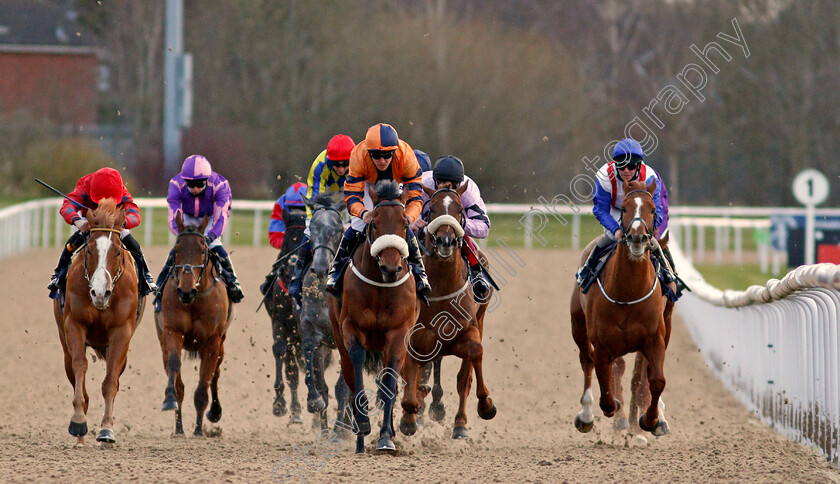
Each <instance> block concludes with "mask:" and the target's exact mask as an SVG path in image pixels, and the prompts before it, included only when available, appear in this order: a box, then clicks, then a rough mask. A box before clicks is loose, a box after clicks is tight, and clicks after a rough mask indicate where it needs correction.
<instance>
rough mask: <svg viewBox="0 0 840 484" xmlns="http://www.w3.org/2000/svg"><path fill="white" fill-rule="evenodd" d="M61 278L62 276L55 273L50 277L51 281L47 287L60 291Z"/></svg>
mask: <svg viewBox="0 0 840 484" xmlns="http://www.w3.org/2000/svg"><path fill="white" fill-rule="evenodd" d="M60 280H61V277H60V276H58V275H57V274H53V275H52V277H50V283H49V284H48V285H47V289H49V290H50V291H58V283H59V282H60Z"/></svg>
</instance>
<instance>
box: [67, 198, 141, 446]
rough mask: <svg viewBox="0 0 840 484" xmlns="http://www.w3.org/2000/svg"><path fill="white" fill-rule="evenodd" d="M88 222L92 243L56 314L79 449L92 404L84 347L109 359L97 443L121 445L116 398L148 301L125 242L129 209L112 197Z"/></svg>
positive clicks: (72, 272)
mask: <svg viewBox="0 0 840 484" xmlns="http://www.w3.org/2000/svg"><path fill="white" fill-rule="evenodd" d="M88 221H89V222H90V227H91V229H90V235H89V237H88V240H87V242H86V243H85V245H83V246H82V247H81V248H80V249H79V251H78V252H76V255H75V256H74V258H73V262H72V263H71V264H70V269H69V270H68V272H67V291H66V294H65V302H64V307H62V305H61V302H60V301H59V300H58V299H56V300H55V302H54V303H53V313H54V315H55V322H56V324H57V325H58V338H59V340H60V341H61V348H62V349H63V350H64V371H65V372H66V373H67V379H68V380H70V384H71V385H73V389H74V394H73V417H72V418H71V419H70V428H69V431H70V434H71V435H73V436H74V437H76V438H77V439H78V440H77V445H84V443H85V435H86V434H87V431H88V429H87V421H86V414H87V410H88V402H89V398H88V394H87V389H86V388H85V373H86V372H87V365H88V362H87V356H86V355H85V347H86V346H90V347H92V348H93V349H94V351H95V352H96V354H97V355H98V356H99V357H100V358H102V359H104V360H105V367H106V370H105V379H104V380H103V381H102V397H103V398H104V399H105V413H104V415H103V416H102V424H101V430H100V431H99V434H98V435H97V436H96V440H97V442H101V443H106V444H113V443H114V442H115V441H116V439H115V437H114V418H113V412H114V398H115V397H116V396H117V391H118V390H119V386H120V382H119V378H120V375H122V372H123V371H124V370H125V365H126V360H127V356H128V344H129V342H130V341H131V337H132V335H134V330H135V329H137V325H138V324H139V323H140V317H141V316H142V314H143V306H144V303H145V298H139V300H138V293H137V274H136V272H135V270H134V259H133V258H132V257H131V253H130V252H129V251H128V250H126V249H125V247H123V245H122V242H121V241H120V231H121V230H122V227H123V223H124V222H125V210H123V209H120V208H117V206H116V203H115V201H114V200H113V199H110V198H106V199H103V200H101V201H100V202H99V205H98V207H97V208H96V209H94V210H91V211H88ZM138 303H139V305H138Z"/></svg>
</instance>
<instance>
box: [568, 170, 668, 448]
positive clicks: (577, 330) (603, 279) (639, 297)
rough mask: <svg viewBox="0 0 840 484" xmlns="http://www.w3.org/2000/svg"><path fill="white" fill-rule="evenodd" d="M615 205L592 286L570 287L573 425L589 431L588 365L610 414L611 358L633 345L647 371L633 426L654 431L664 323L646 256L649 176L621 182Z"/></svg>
mask: <svg viewBox="0 0 840 484" xmlns="http://www.w3.org/2000/svg"><path fill="white" fill-rule="evenodd" d="M623 188H624V193H625V196H624V201H623V202H622V205H621V229H622V234H623V236H622V238H621V240H619V243H618V246H617V248H616V252H615V254H613V255H612V257H610V259H609V260H608V261H607V263H606V264H605V266H604V269H603V271H602V273H601V274H600V275H599V276H598V281H597V282H598V289H597V290H596V289H595V288H593V289H592V290H591V291H590V292H589V293H588V294H583V293H582V291H581V289H580V288H577V289H576V290H575V291H573V293H572V299H571V304H570V310H571V320H572V336H573V338H574V340H575V343H577V345H578V348H579V350H580V355H579V356H580V364H581V367H582V369H583V378H584V384H583V396H582V397H581V400H580V402H581V407H582V409H581V411H580V413H578V415H577V416H576V417H575V427H576V428H577V429H578V430H579V431H581V432H589V431H590V430H592V427H593V424H594V417H593V415H592V403H593V397H592V389H591V388H590V387H591V385H592V369H593V367H594V368H595V373H596V375H597V377H598V384H599V387H600V390H601V399H600V402H599V404H600V407H601V410H602V411H603V412H604V415H605V416H607V417H612V416H613V415H614V414H615V413H616V412H617V411H618V410H619V406H620V403H619V401H618V400H617V399H615V398H614V395H613V382H612V377H613V372H612V364H613V361H614V360H615V359H616V358H619V357H622V356H624V355H626V354H627V353H631V352H636V351H639V352H641V353H642V355H643V356H644V358H645V359H646V360H647V361H648V362H649V364H648V370H647V376H648V382H649V388H650V396H651V403H650V404H649V405H648V407H647V410H646V412H645V414H644V415H642V416H641V417H640V418H639V427H641V429H643V430H645V431H648V432H651V433H653V434H654V435H661V434H663V433H665V429H663V428H662V426H660V421H659V411H658V410H659V402H660V396H661V395H662V391H663V390H664V389H665V375H664V371H663V367H664V363H665V348H666V345H667V338H668V331H667V328H666V324H665V317H664V313H665V297H664V296H662V292H661V288H660V287H659V279H658V277H657V273H656V271H655V270H654V266H653V264H652V263H651V260H650V250H651V249H652V248H653V247H655V244H656V241H655V239H654V236H653V234H654V230H655V227H654V215H655V211H656V207H655V205H654V202H653V193H654V192H655V190H656V183H655V182H654V183H653V184H652V185H651V186H650V187H647V188H646V187H645V183H644V182H636V181H631V182H624V184H623ZM593 245H594V241H593V242H592V243H590V244H589V245H588V246H587V248H586V249H585V250H584V254H583V257H582V259H581V261H582V262H583V261H585V260H586V257H587V256H588V255H589V252H591V250H592V247H593Z"/></svg>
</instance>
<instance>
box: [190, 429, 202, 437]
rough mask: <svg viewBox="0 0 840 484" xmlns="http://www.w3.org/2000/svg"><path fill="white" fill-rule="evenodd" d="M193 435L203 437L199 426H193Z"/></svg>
mask: <svg viewBox="0 0 840 484" xmlns="http://www.w3.org/2000/svg"><path fill="white" fill-rule="evenodd" d="M193 437H204V431H203V430H201V427H196V428H195V431H193Z"/></svg>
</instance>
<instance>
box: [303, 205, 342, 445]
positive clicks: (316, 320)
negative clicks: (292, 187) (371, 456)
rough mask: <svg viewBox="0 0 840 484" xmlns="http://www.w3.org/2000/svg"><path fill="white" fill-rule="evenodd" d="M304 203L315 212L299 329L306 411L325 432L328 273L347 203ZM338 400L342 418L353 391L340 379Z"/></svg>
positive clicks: (329, 333) (330, 335) (330, 343)
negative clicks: (317, 420) (342, 214)
mask: <svg viewBox="0 0 840 484" xmlns="http://www.w3.org/2000/svg"><path fill="white" fill-rule="evenodd" d="M303 201H304V203H305V204H306V205H307V206H308V207H309V208H310V210H312V216H311V218H310V220H309V230H310V234H311V235H310V241H311V244H312V263H311V265H310V266H309V270H307V271H306V272H305V273H304V275H303V281H302V283H303V284H302V291H301V292H302V294H301V310H300V315H299V324H300V326H299V328H298V329H299V333H300V341H301V350H302V351H303V358H304V361H305V362H306V372H305V382H306V387H307V389H308V394H307V397H306V410H307V411H308V412H309V413H313V414H315V413H317V414H319V417H320V424H321V429H322V430H323V429H326V428H327V406H328V403H329V398H330V391H329V388H328V387H327V382H326V381H325V380H324V370H325V369H326V368H327V367H328V366H329V364H330V359H331V355H332V351H331V350H332V349H335V348H336V342H335V338H334V337H333V331H332V327H331V325H330V315H329V310H328V308H327V300H326V294H327V292H326V290H325V289H324V288H325V287H326V283H327V273H328V272H329V269H330V265H331V264H332V260H333V259H334V258H335V254H336V251H337V250H338V245H339V243H340V242H341V235H342V234H343V233H344V222H343V220H342V217H341V211H342V210H344V202H343V201H339V202H336V201H334V200H333V199H332V197H331V196H330V195H328V194H321V195H319V196H318V197H316V198H315V199H312V200H310V199H308V198H306V197H304V199H303ZM335 396H336V399H337V405H338V413H339V415H341V414H342V413H343V411H344V408H345V406H346V404H347V402H348V399H349V396H350V389H349V388H348V387H347V384H346V383H345V382H344V378H343V377H342V376H341V375H339V376H338V381H336V384H335Z"/></svg>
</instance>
